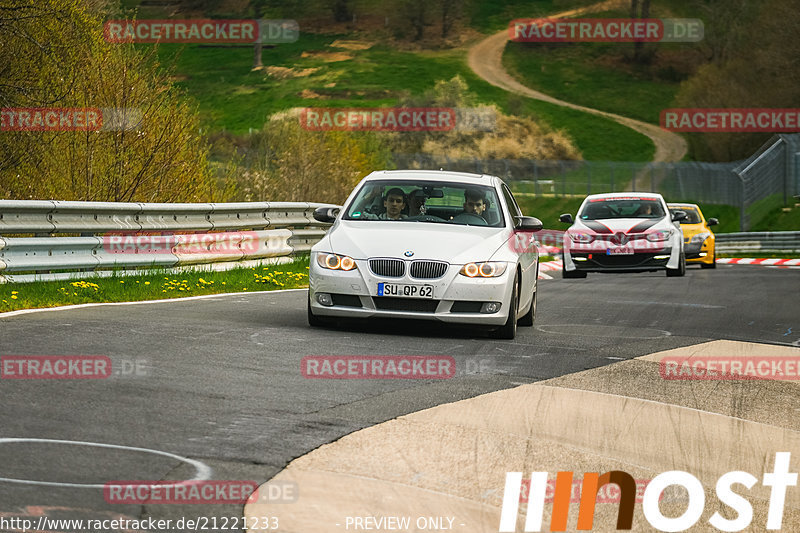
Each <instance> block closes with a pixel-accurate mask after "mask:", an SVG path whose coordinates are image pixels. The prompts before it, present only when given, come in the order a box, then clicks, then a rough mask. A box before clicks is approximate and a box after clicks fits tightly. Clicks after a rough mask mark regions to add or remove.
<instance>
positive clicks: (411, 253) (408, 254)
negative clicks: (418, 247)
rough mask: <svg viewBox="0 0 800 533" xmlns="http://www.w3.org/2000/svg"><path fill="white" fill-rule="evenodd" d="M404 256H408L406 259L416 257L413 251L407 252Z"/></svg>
mask: <svg viewBox="0 0 800 533" xmlns="http://www.w3.org/2000/svg"><path fill="white" fill-rule="evenodd" d="M403 255H404V256H406V257H411V256H413V255H414V252H412V251H411V250H406V251H405V252H404V253H403Z"/></svg>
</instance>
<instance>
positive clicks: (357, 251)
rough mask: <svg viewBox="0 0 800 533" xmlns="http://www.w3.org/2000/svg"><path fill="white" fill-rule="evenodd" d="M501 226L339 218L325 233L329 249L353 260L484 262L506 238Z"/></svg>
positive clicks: (508, 232) (506, 234) (507, 236)
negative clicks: (394, 259) (381, 258)
mask: <svg viewBox="0 0 800 533" xmlns="http://www.w3.org/2000/svg"><path fill="white" fill-rule="evenodd" d="M510 235H511V231H510V230H507V229H505V228H486V227H480V226H458V225H451V224H437V223H425V222H364V221H358V222H351V221H346V220H342V221H341V222H340V223H339V224H338V225H337V227H336V228H335V229H332V230H331V231H330V232H329V233H328V238H329V242H330V246H331V248H332V249H331V250H329V251H330V252H333V253H337V254H344V255H349V256H350V257H352V258H354V259H368V258H370V257H399V258H403V257H408V256H406V255H405V253H406V252H409V251H410V252H413V254H414V255H413V256H410V257H408V258H409V259H433V260H438V261H446V262H448V263H452V264H463V263H469V262H471V261H487V260H489V259H491V257H492V255H493V254H494V252H495V251H496V250H497V249H498V248H499V247H500V246H502V245H503V244H504V243H505V242H506V241H507V240H508V238H509V237H510Z"/></svg>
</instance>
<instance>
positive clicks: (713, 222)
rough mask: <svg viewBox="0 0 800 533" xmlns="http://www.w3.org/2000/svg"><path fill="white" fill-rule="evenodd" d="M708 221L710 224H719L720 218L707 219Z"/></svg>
mask: <svg viewBox="0 0 800 533" xmlns="http://www.w3.org/2000/svg"><path fill="white" fill-rule="evenodd" d="M706 223H707V224H708V225H709V226H716V225H717V224H719V220H717V219H716V218H709V219H708V220H707V221H706Z"/></svg>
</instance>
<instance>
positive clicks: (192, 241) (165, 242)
mask: <svg viewBox="0 0 800 533" xmlns="http://www.w3.org/2000/svg"><path fill="white" fill-rule="evenodd" d="M324 205H329V204H316V203H308V202H248V203H225V204H213V203H207V204H147V203H110V202H61V201H40V200H32V201H25V200H22V201H18V200H0V283H24V282H30V281H48V280H63V279H70V278H85V277H107V276H111V275H113V274H114V272H120V271H121V272H123V273H137V272H136V271H137V269H142V268H153V267H157V268H163V269H171V270H176V269H177V270H181V269H185V268H197V267H201V268H204V269H214V270H227V269H230V268H236V267H241V266H252V265H253V264H257V263H260V262H261V261H263V260H266V259H273V260H274V258H287V256H289V255H292V254H295V253H298V252H307V251H309V250H310V249H311V246H312V245H313V244H314V243H316V242H317V241H319V240H320V239H321V238H322V237H323V236H324V235H325V231H326V229H327V227H328V226H330V224H323V223H321V222H318V221H316V220H314V218H313V216H312V214H313V211H314V209H316V208H317V207H321V206H324ZM64 234H78V235H79V236H60V235H64ZM2 235H33V236H32V237H29V236H21V237H16V236H15V237H2Z"/></svg>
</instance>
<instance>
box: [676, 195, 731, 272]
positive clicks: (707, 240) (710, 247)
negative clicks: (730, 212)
mask: <svg viewBox="0 0 800 533" xmlns="http://www.w3.org/2000/svg"><path fill="white" fill-rule="evenodd" d="M667 207H669V210H670V212H672V214H673V215H674V214H675V212H676V211H683V212H684V213H686V218H685V219H683V220H681V221H680V222H681V229H682V230H683V243H684V245H683V248H684V250H685V253H686V263H687V264H689V263H699V264H700V267H701V268H717V254H716V250H715V247H714V240H715V239H714V234H713V233H712V232H711V226H716V225H717V224H719V220H717V219H716V218H709V219H708V220H706V219H705V217H703V213H702V212H701V211H700V208H699V207H697V205H696V204H667Z"/></svg>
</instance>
